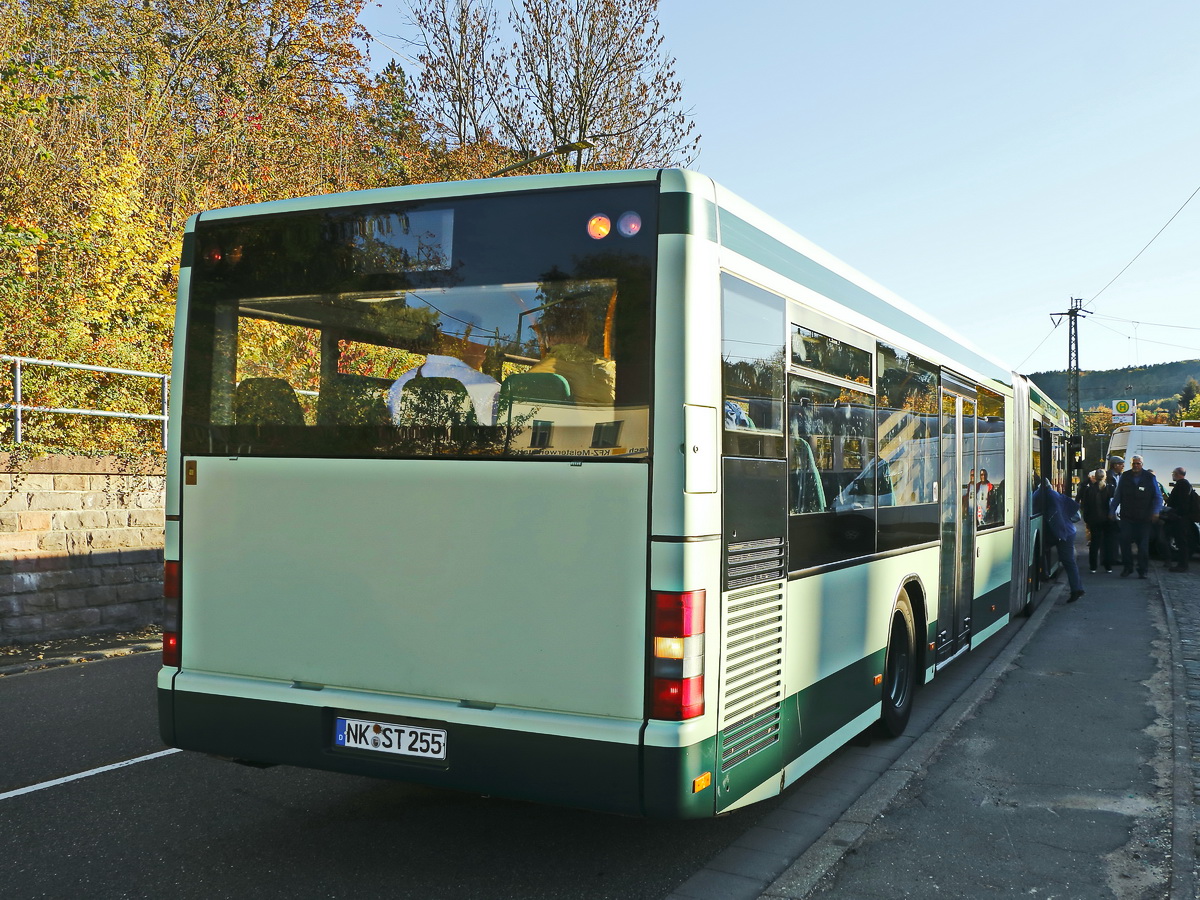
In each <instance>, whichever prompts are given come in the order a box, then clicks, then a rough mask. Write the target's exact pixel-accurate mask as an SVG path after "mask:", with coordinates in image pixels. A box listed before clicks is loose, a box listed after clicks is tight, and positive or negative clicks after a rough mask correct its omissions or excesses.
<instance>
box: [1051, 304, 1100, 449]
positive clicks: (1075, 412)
mask: <svg viewBox="0 0 1200 900" xmlns="http://www.w3.org/2000/svg"><path fill="white" fill-rule="evenodd" d="M1090 315H1091V312H1090V311H1089V310H1086V309H1084V308H1083V301H1082V300H1080V299H1079V298H1077V297H1072V298H1071V308H1070V309H1069V310H1067V311H1066V312H1061V313H1050V318H1051V319H1053V320H1054V324H1055V325H1057V324H1058V323H1059V321H1060V320H1061V318H1062V317H1063V316H1068V317H1069V318H1070V325H1069V328H1068V338H1067V342H1068V347H1069V349H1068V351H1067V413H1068V414H1069V415H1070V416H1071V431H1072V432H1073V433H1074V435H1075V437H1076V438H1077V439H1078V440H1080V441H1081V443H1080V445H1079V446H1080V452H1081V453H1082V449H1083V445H1082V439H1083V410H1081V409H1080V408H1079V320H1080V318H1082V317H1083V316H1090Z"/></svg>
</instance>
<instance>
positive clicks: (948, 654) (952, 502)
mask: <svg viewBox="0 0 1200 900" xmlns="http://www.w3.org/2000/svg"><path fill="white" fill-rule="evenodd" d="M971 394H972V396H967V395H966V392H965V391H962V392H959V391H957V390H951V389H948V388H945V387H943V388H942V402H941V407H942V409H941V436H940V440H939V442H938V443H939V450H940V455H941V468H940V478H939V497H938V502H939V509H940V522H941V529H940V530H941V542H942V549H941V577H940V583H939V586H938V632H937V662H938V663H939V664H941V663H944V662H946V661H947V660H949V659H951V658H953V657H954V656H955V655H956V654H958V653H960V652H961V651H962V650H964V649H966V648H967V647H968V646H969V645H970V642H971V599H972V595H973V594H974V591H975V502H976V497H975V397H974V396H973V395H974V391H972V392H971Z"/></svg>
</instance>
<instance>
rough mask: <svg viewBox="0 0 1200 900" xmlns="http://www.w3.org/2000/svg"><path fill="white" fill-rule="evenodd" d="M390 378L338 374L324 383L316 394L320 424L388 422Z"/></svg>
mask: <svg viewBox="0 0 1200 900" xmlns="http://www.w3.org/2000/svg"><path fill="white" fill-rule="evenodd" d="M390 385H391V382H390V381H385V380H382V379H378V378H371V377H369V376H367V375H337V376H334V377H333V378H330V379H328V380H327V381H326V382H325V384H324V385H322V387H321V396H320V397H318V398H317V423H318V424H320V425H386V424H388V423H389V422H390V421H391V420H390V417H389V415H388V408H387V392H388V387H389V386H390Z"/></svg>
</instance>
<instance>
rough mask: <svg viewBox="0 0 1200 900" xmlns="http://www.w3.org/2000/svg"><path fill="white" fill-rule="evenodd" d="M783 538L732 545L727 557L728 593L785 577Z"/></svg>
mask: <svg viewBox="0 0 1200 900" xmlns="http://www.w3.org/2000/svg"><path fill="white" fill-rule="evenodd" d="M786 566H787V560H786V559H785V558H784V549H783V538H768V539H766V540H762V541H741V542H739V543H734V544H729V545H728V547H727V548H726V555H725V586H726V588H728V589H729V590H733V589H735V588H739V587H745V586H747V585H751V584H761V583H763V582H766V581H777V580H779V579H780V578H782V577H783V576H784V573H785V571H786Z"/></svg>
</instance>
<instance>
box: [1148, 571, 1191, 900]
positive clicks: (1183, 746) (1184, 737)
mask: <svg viewBox="0 0 1200 900" xmlns="http://www.w3.org/2000/svg"><path fill="white" fill-rule="evenodd" d="M1154 581H1155V584H1157V585H1158V596H1159V599H1160V600H1161V601H1162V605H1163V613H1164V614H1165V615H1166V620H1167V636H1168V638H1169V640H1170V643H1171V744H1172V751H1173V754H1174V760H1173V762H1174V768H1173V771H1172V781H1173V785H1172V789H1173V790H1172V798H1171V799H1172V803H1171V806H1172V813H1173V815H1172V820H1171V893H1170V895H1169V900H1190V898H1192V897H1195V888H1196V885H1195V881H1196V877H1195V871H1196V840H1197V837H1198V835H1197V833H1196V818H1195V810H1194V809H1193V796H1194V788H1193V785H1192V746H1191V738H1190V736H1189V734H1188V685H1187V672H1186V671H1185V669H1184V664H1183V647H1182V644H1181V643H1180V638H1179V625H1178V623H1177V622H1176V620H1175V606H1174V603H1175V601H1174V598H1173V596H1172V595H1171V591H1170V589H1169V588H1168V587H1167V586H1166V585H1165V584H1164V583H1163V579H1162V573H1161V572H1160V571H1159V569H1158V567H1157V566H1156V567H1155V568H1154Z"/></svg>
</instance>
